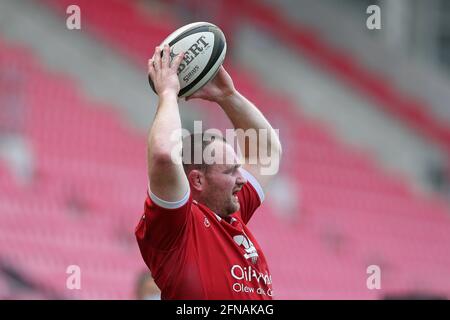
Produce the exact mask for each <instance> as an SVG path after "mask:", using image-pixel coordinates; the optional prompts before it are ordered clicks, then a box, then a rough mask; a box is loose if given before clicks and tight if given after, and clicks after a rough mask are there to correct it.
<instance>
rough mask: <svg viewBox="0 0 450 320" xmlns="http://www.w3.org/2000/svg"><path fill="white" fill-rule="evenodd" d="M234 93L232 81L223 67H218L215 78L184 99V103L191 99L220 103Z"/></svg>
mask: <svg viewBox="0 0 450 320" xmlns="http://www.w3.org/2000/svg"><path fill="white" fill-rule="evenodd" d="M235 92H236V89H235V88H234V84H233V80H232V79H231V77H230V75H229V74H228V72H227V71H226V70H225V68H224V67H223V66H220V68H219V71H218V72H217V74H216V76H215V77H214V78H213V79H212V80H211V81H209V82H208V83H207V84H206V85H205V86H204V87H203V88H201V89H200V90H198V91H197V92H195V93H194V94H191V95H190V96H189V97H186V99H185V100H186V101H188V100H191V99H203V100H208V101H213V102H217V103H220V102H221V101H223V100H224V99H226V98H227V97H229V96H231V95H233V94H234V93H235Z"/></svg>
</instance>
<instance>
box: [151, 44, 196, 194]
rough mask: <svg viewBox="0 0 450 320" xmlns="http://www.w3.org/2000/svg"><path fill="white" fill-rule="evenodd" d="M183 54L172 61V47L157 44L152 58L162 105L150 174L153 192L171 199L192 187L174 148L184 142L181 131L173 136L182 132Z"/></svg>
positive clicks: (153, 130)
mask: <svg viewBox="0 0 450 320" xmlns="http://www.w3.org/2000/svg"><path fill="white" fill-rule="evenodd" d="M182 59H183V54H179V55H178V56H176V57H175V58H174V59H173V61H172V63H170V52H169V47H168V46H167V45H166V46H165V47H164V48H163V55H162V57H161V49H160V48H159V47H157V48H156V49H155V53H154V55H153V57H152V58H151V59H150V60H149V62H148V72H149V76H150V78H151V80H152V81H153V84H154V87H155V91H156V93H157V94H158V96H159V103H158V109H157V111H156V115H155V119H154V120H153V124H152V127H151V128H150V132H149V135H148V141H147V143H148V177H149V183H150V190H151V192H152V193H153V194H154V195H156V196H157V197H158V198H160V199H161V200H164V201H168V202H176V201H178V200H180V199H182V198H183V196H185V195H186V193H187V192H188V190H189V183H188V180H187V178H186V175H185V173H184V171H183V166H182V164H181V154H179V158H178V159H175V158H174V157H178V155H174V152H173V150H174V149H175V148H176V147H177V145H178V146H180V145H181V135H178V138H177V139H173V137H174V132H177V131H178V132H179V133H181V119H180V112H179V110H178V92H179V91H180V83H179V80H178V76H177V69H178V66H179V65H180V63H181V61H182Z"/></svg>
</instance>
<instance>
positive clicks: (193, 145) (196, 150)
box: [181, 132, 227, 174]
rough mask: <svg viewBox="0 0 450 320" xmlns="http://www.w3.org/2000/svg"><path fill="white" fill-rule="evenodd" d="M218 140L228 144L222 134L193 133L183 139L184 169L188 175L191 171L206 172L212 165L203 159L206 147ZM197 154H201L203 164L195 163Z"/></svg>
mask: <svg viewBox="0 0 450 320" xmlns="http://www.w3.org/2000/svg"><path fill="white" fill-rule="evenodd" d="M216 140H220V141H223V142H225V143H227V141H226V140H225V138H224V137H223V136H222V135H221V134H213V133H209V132H202V133H192V134H190V135H189V136H186V137H184V138H183V149H182V153H181V154H182V159H183V169H184V172H185V173H186V174H188V173H189V172H190V171H191V170H200V171H203V172H206V171H207V170H208V167H209V166H210V164H207V163H205V161H204V158H203V152H204V151H205V149H206V147H208V146H209V145H210V144H211V143H213V142H214V141H216ZM195 154H201V162H200V163H195Z"/></svg>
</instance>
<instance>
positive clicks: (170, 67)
mask: <svg viewBox="0 0 450 320" xmlns="http://www.w3.org/2000/svg"><path fill="white" fill-rule="evenodd" d="M162 51H163V55H162V57H161V48H160V47H156V48H155V53H154V54H153V57H152V58H151V59H150V60H148V75H149V76H150V78H151V79H152V81H153V85H154V86H155V91H156V93H157V94H158V96H160V97H161V96H164V95H166V94H175V95H178V92H179V91H180V81H179V80H178V75H177V70H178V67H179V66H180V63H181V61H182V60H183V57H184V53H183V52H182V53H180V54H178V55H177V56H176V57H175V58H174V59H173V60H172V63H170V49H169V46H168V45H165V46H164V48H163V49H162Z"/></svg>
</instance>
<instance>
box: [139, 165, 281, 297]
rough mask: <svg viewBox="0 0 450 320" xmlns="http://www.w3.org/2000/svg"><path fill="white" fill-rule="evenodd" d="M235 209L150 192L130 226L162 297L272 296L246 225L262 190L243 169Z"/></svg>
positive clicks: (267, 275) (262, 260)
mask: <svg viewBox="0 0 450 320" xmlns="http://www.w3.org/2000/svg"><path fill="white" fill-rule="evenodd" d="M241 170H242V175H243V176H244V177H245V178H246V179H247V181H248V182H247V183H246V184H245V185H244V187H243V188H242V190H241V191H240V192H239V193H238V199H239V203H240V209H239V211H237V212H236V213H234V214H232V215H231V216H230V217H229V218H227V219H222V218H220V217H219V216H218V215H216V214H215V213H214V212H212V211H211V210H210V209H209V208H207V207H206V206H205V205H202V204H200V203H197V202H196V201H195V200H193V199H192V196H191V195H190V193H187V194H186V196H185V198H184V199H182V200H181V201H179V202H178V203H169V202H165V201H163V200H161V199H158V198H157V197H156V196H155V195H153V194H150V196H148V197H147V199H146V201H145V212H144V215H143V216H142V218H141V220H140V221H139V224H138V226H137V227H136V239H137V241H138V244H139V249H140V251H141V254H142V257H143V259H144V261H145V263H146V264H147V266H148V267H149V269H150V270H151V272H152V275H153V277H154V279H155V282H156V284H157V285H158V287H159V288H160V289H161V298H162V299H272V298H273V290H272V277H271V275H270V272H269V269H268V266H267V262H266V258H265V257H264V254H263V252H262V250H261V247H260V246H259V244H258V243H257V241H256V239H255V238H254V237H253V235H252V234H251V232H250V230H249V229H248V228H247V225H246V224H247V223H248V221H249V220H250V218H251V217H252V215H253V213H254V211H255V210H256V209H257V208H258V207H259V206H260V204H261V202H262V201H263V198H264V194H263V191H262V188H261V186H260V185H259V184H258V182H257V181H256V179H255V178H254V177H253V176H251V175H250V173H248V172H247V171H245V170H243V169H241Z"/></svg>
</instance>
